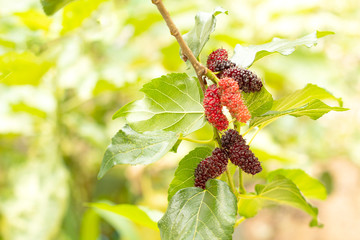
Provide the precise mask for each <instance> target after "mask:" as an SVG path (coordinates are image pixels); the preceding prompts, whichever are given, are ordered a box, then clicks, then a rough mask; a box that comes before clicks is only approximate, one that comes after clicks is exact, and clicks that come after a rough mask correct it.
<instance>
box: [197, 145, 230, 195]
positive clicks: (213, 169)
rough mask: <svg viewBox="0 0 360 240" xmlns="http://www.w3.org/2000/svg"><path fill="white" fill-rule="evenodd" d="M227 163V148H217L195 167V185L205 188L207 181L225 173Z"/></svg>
mask: <svg viewBox="0 0 360 240" xmlns="http://www.w3.org/2000/svg"><path fill="white" fill-rule="evenodd" d="M227 164H228V156H227V154H226V152H225V150H223V149H221V148H215V149H214V151H213V152H212V155H211V156H210V157H207V158H205V159H204V160H202V161H201V162H200V163H199V165H198V166H197V168H196V169H195V174H194V175H195V187H200V188H202V189H205V184H206V182H207V181H208V180H210V179H213V178H216V177H218V176H220V175H221V174H222V173H224V172H225V170H226V167H227Z"/></svg>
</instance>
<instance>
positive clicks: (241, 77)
mask: <svg viewBox="0 0 360 240" xmlns="http://www.w3.org/2000/svg"><path fill="white" fill-rule="evenodd" d="M226 77H229V78H232V79H234V80H235V81H236V82H237V83H238V84H239V89H240V90H242V91H244V92H246V93H248V92H258V91H260V90H261V88H262V85H263V84H262V82H261V79H260V78H259V77H258V76H256V74H255V73H253V72H251V71H250V70H248V69H244V68H240V67H237V66H232V67H230V68H227V69H226V70H224V71H223V72H222V73H221V78H226Z"/></svg>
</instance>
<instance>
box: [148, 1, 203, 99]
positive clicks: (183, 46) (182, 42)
mask: <svg viewBox="0 0 360 240" xmlns="http://www.w3.org/2000/svg"><path fill="white" fill-rule="evenodd" d="M151 1H152V3H153V4H155V5H156V7H157V8H158V10H159V12H160V13H161V15H162V17H163V18H164V20H165V22H166V25H167V26H168V28H169V30H170V33H171V35H173V36H174V37H175V38H176V41H177V42H178V43H179V45H180V48H181V52H182V54H183V55H184V56H185V59H187V60H189V61H190V63H191V65H192V66H193V68H194V69H195V72H196V75H197V77H198V79H199V82H200V86H201V89H202V90H203V91H204V92H205V83H204V80H203V76H204V75H206V73H207V68H206V67H205V66H203V65H202V64H201V63H200V62H199V61H198V60H197V59H196V57H195V56H194V54H193V53H192V51H191V50H190V48H189V46H188V45H187V44H186V42H185V40H184V39H183V37H182V35H181V34H180V32H179V30H178V28H177V27H176V25H175V23H174V22H173V20H172V19H171V17H170V14H169V12H168V11H167V10H166V8H165V6H164V4H163V2H162V0H151Z"/></svg>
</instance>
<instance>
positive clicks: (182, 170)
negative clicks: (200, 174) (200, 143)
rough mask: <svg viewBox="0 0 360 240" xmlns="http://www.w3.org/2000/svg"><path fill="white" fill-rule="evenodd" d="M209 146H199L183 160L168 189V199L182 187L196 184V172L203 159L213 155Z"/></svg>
mask: <svg viewBox="0 0 360 240" xmlns="http://www.w3.org/2000/svg"><path fill="white" fill-rule="evenodd" d="M211 151H212V150H211V149H210V148H208V147H198V148H195V149H194V150H192V151H191V152H189V154H187V155H186V156H185V157H184V158H183V159H181V161H180V162H179V166H178V168H177V169H176V171H175V176H174V179H173V180H172V181H171V183H170V187H169V190H168V200H169V201H170V199H171V198H172V197H173V196H174V194H175V193H176V192H177V191H179V190H180V189H183V188H187V187H193V186H194V172H195V169H196V167H197V165H198V164H199V163H200V162H201V160H203V159H205V158H206V157H208V156H210V155H211Z"/></svg>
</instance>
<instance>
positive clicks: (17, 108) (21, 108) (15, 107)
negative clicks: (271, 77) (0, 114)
mask: <svg viewBox="0 0 360 240" xmlns="http://www.w3.org/2000/svg"><path fill="white" fill-rule="evenodd" d="M11 109H12V111H13V112H26V113H29V114H31V115H33V116H37V117H40V118H44V119H45V118H46V116H47V114H46V112H44V111H42V110H40V109H38V108H35V107H32V106H29V105H28V104H26V103H24V102H19V103H16V104H12V105H11Z"/></svg>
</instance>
